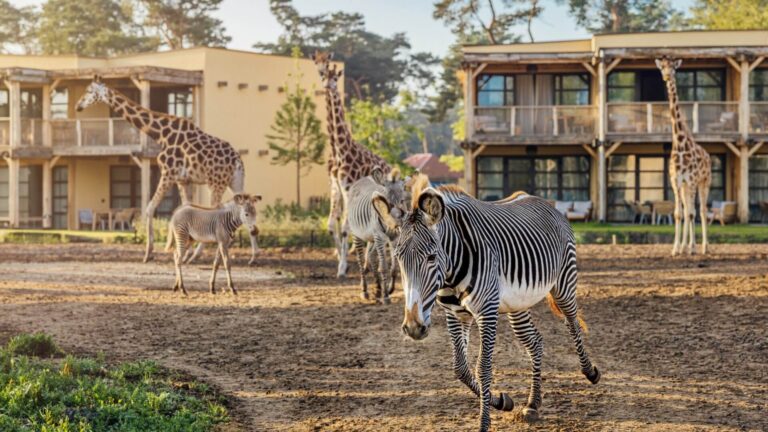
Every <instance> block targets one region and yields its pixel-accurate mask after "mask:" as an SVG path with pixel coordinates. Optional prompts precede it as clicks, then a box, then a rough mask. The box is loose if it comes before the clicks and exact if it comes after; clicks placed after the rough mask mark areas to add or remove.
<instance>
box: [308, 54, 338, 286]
mask: <svg viewBox="0 0 768 432" xmlns="http://www.w3.org/2000/svg"><path fill="white" fill-rule="evenodd" d="M332 59H333V53H329V52H325V51H315V52H314V54H313V55H312V60H313V61H314V62H315V66H316V67H317V71H318V73H319V74H320V79H321V80H323V81H325V79H326V77H327V76H328V71H329V69H330V62H331V60H332ZM331 103H332V100H331V94H330V92H329V91H327V90H326V92H325V108H326V109H325V111H326V115H327V117H326V127H327V128H328V140H329V143H330V148H331V153H330V155H329V157H328V180H329V183H330V204H331V206H330V207H331V208H330V212H329V214H328V232H329V233H330V234H331V237H333V241H334V244H335V247H336V249H335V251H334V252H335V254H336V256H337V257H340V256H341V252H342V247H341V232H340V231H339V228H340V227H341V225H342V223H341V214H342V209H343V208H344V202H343V198H342V196H341V190H340V188H339V182H338V172H339V170H338V167H337V165H336V134H335V133H334V127H333V106H332V104H331ZM344 273H346V269H344Z"/></svg>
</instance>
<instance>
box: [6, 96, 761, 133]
mask: <svg viewBox="0 0 768 432" xmlns="http://www.w3.org/2000/svg"><path fill="white" fill-rule="evenodd" d="M749 132H750V133H753V134H768V102H750V103H749ZM0 133H1V132H0Z"/></svg>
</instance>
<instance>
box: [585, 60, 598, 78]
mask: <svg viewBox="0 0 768 432" xmlns="http://www.w3.org/2000/svg"><path fill="white" fill-rule="evenodd" d="M581 65H582V66H584V69H586V70H587V71H588V72H589V73H590V74H591V75H592V76H593V77H594V76H597V71H596V70H595V68H594V67H592V65H591V64H589V63H587V62H581Z"/></svg>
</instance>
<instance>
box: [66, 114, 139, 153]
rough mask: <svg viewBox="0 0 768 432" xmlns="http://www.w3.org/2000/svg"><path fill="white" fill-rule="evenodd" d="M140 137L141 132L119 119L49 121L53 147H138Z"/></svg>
mask: <svg viewBox="0 0 768 432" xmlns="http://www.w3.org/2000/svg"><path fill="white" fill-rule="evenodd" d="M140 137H141V132H139V130H138V129H136V128H135V127H134V126H133V125H132V124H130V123H128V122H127V121H125V120H123V119H121V118H89V119H65V120H51V141H52V144H53V146H54V147H72V146H77V147H93V146H126V145H139V144H140V142H141V141H140ZM148 142H150V143H151V142H152V140H151V139H149V138H148Z"/></svg>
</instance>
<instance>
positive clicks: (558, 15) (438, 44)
mask: <svg viewBox="0 0 768 432" xmlns="http://www.w3.org/2000/svg"><path fill="white" fill-rule="evenodd" d="M693 1H694V0H674V1H673V2H672V3H673V4H674V5H675V7H677V8H678V9H683V10H687V9H688V8H689V7H690V5H691V4H692V3H693ZM11 3H13V4H16V5H28V4H37V5H39V4H41V3H42V1H41V0H11ZM293 3H294V6H295V7H296V8H297V9H298V11H299V13H300V14H302V15H315V14H320V13H324V12H331V11H337V10H343V11H345V12H360V13H362V14H363V16H365V20H366V24H367V28H368V29H369V30H371V31H373V32H374V33H379V34H381V35H385V36H389V35H391V34H393V33H396V32H405V33H406V35H407V36H408V39H409V41H410V42H411V45H412V47H413V50H414V51H429V52H432V53H433V54H435V55H439V56H442V55H444V54H445V53H446V50H447V49H448V46H449V45H450V44H451V43H452V42H453V40H454V37H453V35H452V34H451V32H450V31H448V29H446V28H445V27H444V26H443V25H442V23H440V22H438V21H435V20H434V19H432V9H433V6H432V5H433V3H434V0H294V2H293ZM541 4H542V6H543V7H544V13H543V14H542V15H541V17H540V18H538V19H537V20H535V21H534V25H533V37H534V38H535V40H536V41H551V40H567V39H578V38H585V37H588V36H589V35H588V33H587V32H586V31H584V30H582V29H579V28H577V27H576V22H575V21H574V20H573V19H572V18H571V17H570V16H568V8H567V7H566V6H564V5H558V4H557V2H556V1H555V0H543V1H542V2H541ZM216 15H217V16H218V17H219V18H220V19H221V20H223V21H224V26H225V27H226V28H227V34H229V35H230V36H231V37H232V42H231V43H230V45H229V48H235V49H243V50H251V46H252V45H253V44H254V43H255V42H273V41H275V40H276V39H277V36H278V35H279V34H280V32H281V28H280V26H279V25H278V24H277V22H276V21H275V19H274V17H273V16H272V14H271V13H270V12H269V1H268V0H224V1H223V2H222V4H221V9H220V10H219V11H218V12H217V13H216ZM518 33H520V34H523V35H525V34H526V32H525V28H524V27H523V26H521V27H520V28H519V31H518ZM524 40H526V41H527V40H528V39H527V35H526V36H525V38H524Z"/></svg>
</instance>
